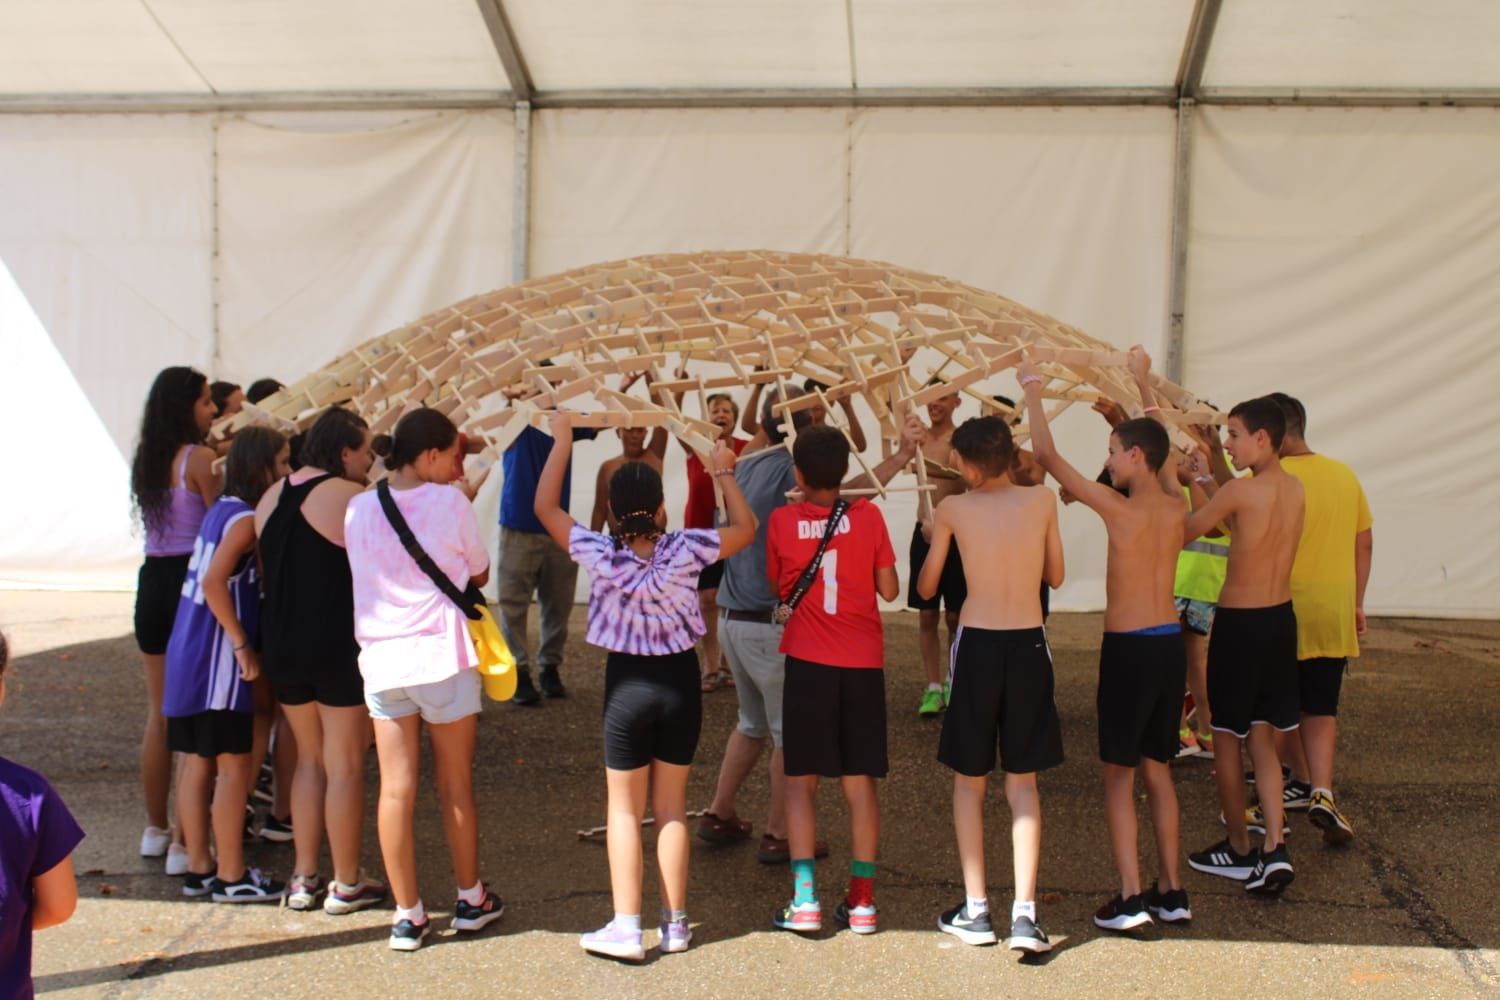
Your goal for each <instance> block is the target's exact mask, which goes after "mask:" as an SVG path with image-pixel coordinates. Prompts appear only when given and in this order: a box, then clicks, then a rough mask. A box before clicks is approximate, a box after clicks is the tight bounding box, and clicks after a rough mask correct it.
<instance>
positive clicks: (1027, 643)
mask: <svg viewBox="0 0 1500 1000" xmlns="http://www.w3.org/2000/svg"><path fill="white" fill-rule="evenodd" d="M948 679H949V682H950V683H951V684H952V686H953V687H952V692H951V696H950V698H949V701H948V713H947V715H945V716H944V717H943V733H942V736H941V737H939V739H938V760H939V761H941V762H942V763H944V764H946V765H948V766H949V767H951V768H952V769H953V770H955V771H957V772H958V773H959V774H966V775H968V776H970V777H975V778H977V777H980V776H982V775H986V774H989V773H990V772H991V771H993V770H994V769H995V751H996V748H997V747H998V749H999V752H1000V767H1001V769H1002V770H1004V771H1006V772H1008V773H1010V774H1030V773H1031V772H1033V771H1043V770H1046V769H1047V768H1049V767H1056V766H1057V765H1058V764H1061V763H1062V760H1063V747H1062V724H1061V722H1059V721H1058V718H1057V704H1056V702H1054V701H1053V699H1052V651H1051V650H1050V649H1048V648H1047V633H1046V630H1044V629H1041V628H1018V629H985V628H970V627H968V626H960V627H959V630H958V638H957V639H956V640H954V643H953V649H952V651H951V652H950V653H949V667H948Z"/></svg>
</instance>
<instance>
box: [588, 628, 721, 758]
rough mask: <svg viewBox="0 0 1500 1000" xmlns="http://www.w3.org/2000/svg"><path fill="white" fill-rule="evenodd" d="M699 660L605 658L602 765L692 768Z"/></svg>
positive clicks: (692, 656)
mask: <svg viewBox="0 0 1500 1000" xmlns="http://www.w3.org/2000/svg"><path fill="white" fill-rule="evenodd" d="M698 684H699V681H698V655H697V654H696V653H694V652H693V651H692V650H691V649H687V650H684V651H682V652H680V653H669V654H667V655H666V656H637V655H635V654H633V653H610V654H609V656H608V657H606V658H605V661H604V766H605V767H608V768H611V769H613V770H616V771H633V770H635V769H636V768H638V767H645V766H646V765H647V764H649V763H651V762H652V761H653V760H659V761H662V762H663V763H667V764H691V763H692V762H693V754H694V753H695V752H696V751H697V749H698V734H699V732H701V731H702V729H703V695H702V693H701V692H700V690H699V687H698Z"/></svg>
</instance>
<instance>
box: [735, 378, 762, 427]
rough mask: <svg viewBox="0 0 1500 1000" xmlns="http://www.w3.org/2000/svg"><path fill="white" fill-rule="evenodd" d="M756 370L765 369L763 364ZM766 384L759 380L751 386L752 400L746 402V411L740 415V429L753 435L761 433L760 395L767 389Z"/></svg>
mask: <svg viewBox="0 0 1500 1000" xmlns="http://www.w3.org/2000/svg"><path fill="white" fill-rule="evenodd" d="M755 370H756V371H763V370H764V368H763V366H760V365H757V366H756V368H755ZM765 388H766V384H765V383H764V382H757V383H755V384H754V385H753V386H751V387H750V402H748V403H746V404H745V412H744V413H743V414H741V415H740V430H742V431H744V432H745V433H746V434H749V435H750V436H751V437H754V436H755V435H757V434H759V433H760V396H761V393H762V392H764V391H765Z"/></svg>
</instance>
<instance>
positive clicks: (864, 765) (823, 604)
mask: <svg viewBox="0 0 1500 1000" xmlns="http://www.w3.org/2000/svg"><path fill="white" fill-rule="evenodd" d="M792 458H793V460H794V462H795V463H796V469H795V474H796V480H797V486H798V488H799V489H801V490H802V493H803V499H802V502H800V503H795V504H790V505H788V506H786V507H781V508H779V509H777V510H776V511H775V512H774V513H772V514H771V522H770V526H769V528H768V529H767V531H766V573H767V576H768V577H769V578H770V579H771V581H772V582H773V583H774V584H775V586H776V591H777V593H778V594H779V595H780V596H781V600H782V602H783V606H785V605H787V604H794V605H795V610H793V611H792V613H791V617H790V618H789V619H787V621H786V628H785V631H784V632H783V633H782V638H781V651H782V652H783V653H785V654H786V680H785V686H784V688H783V701H782V705H783V707H782V754H783V760H784V762H785V768H786V824H787V839H788V840H789V841H790V849H791V864H792V886H793V890H794V891H793V896H792V901H791V903H790V904H789V905H787V906H786V907H784V908H783V909H781V910H780V911H778V912H777V913H776V915H775V918H774V920H773V922H774V923H775V925H776V926H777V927H781V928H783V929H785V930H792V931H798V932H801V933H813V932H816V931H818V930H819V929H820V928H821V927H822V914H823V910H822V906H821V905H820V904H819V902H818V897H817V892H816V887H815V882H814V876H813V871H814V860H813V854H814V845H815V843H816V832H817V831H816V821H815V813H814V806H813V798H814V796H815V794H816V793H817V789H818V779H819V777H827V778H838V779H839V782H840V784H841V785H842V786H843V792H844V799H845V800H846V801H847V802H848V803H849V813H850V826H851V829H852V840H853V850H852V854H853V857H852V859H851V861H850V864H849V872H850V879H849V891H848V894H847V895H846V896H845V898H844V901H843V902H842V903H841V904H840V905H839V906H838V908H837V909H836V910H835V912H834V919H835V920H836V921H837V922H838V923H839V924H841V925H842V926H845V927H848V928H849V929H850V930H852V931H854V932H855V933H857V934H873V933H875V931H876V929H877V927H876V910H875V898H874V878H875V851H876V846H877V843H878V841H879V838H880V804H879V801H878V799H877V797H876V790H875V779H876V778H883V777H885V774H886V770H887V767H888V764H887V760H886V739H885V670H884V664H885V648H884V632H883V630H882V626H881V621H880V606H879V604H878V603H877V601H876V595H877V594H878V595H879V596H880V597H882V598H884V599H885V600H888V601H890V600H894V599H895V598H896V596H897V595H898V594H899V593H900V583H899V582H898V580H897V579H896V554H895V551H894V550H893V549H892V548H891V539H890V535H889V534H888V533H887V531H886V527H885V518H884V517H883V516H882V515H881V513H880V510H879V509H878V508H877V507H875V505H874V504H872V503H870V502H869V501H868V500H865V499H857V500H853V501H852V502H850V501H844V500H841V499H840V497H839V484H840V483H841V482H843V479H844V475H845V474H846V473H847V472H848V471H849V443H848V441H847V440H846V439H845V438H844V435H843V434H842V433H841V432H840V431H838V430H837V429H836V428H833V427H827V426H823V427H809V428H808V429H807V430H805V431H803V432H801V433H800V434H798V435H797V440H796V443H795V444H794V445H793V447H792ZM830 529H832V530H831V532H830ZM825 540H826V544H825ZM820 551H821V561H820V562H818V565H817V569H816V573H815V574H814V575H813V576H812V579H811V581H810V582H809V581H808V580H807V578H806V570H807V569H808V568H809V567H810V566H812V565H813V563H814V561H815V560H817V559H819V552H820ZM804 584H808V585H807V586H806V589H803V586H804ZM798 593H800V594H801V598H800V600H797V599H796V595H797V594H798Z"/></svg>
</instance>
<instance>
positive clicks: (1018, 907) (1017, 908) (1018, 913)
mask: <svg viewBox="0 0 1500 1000" xmlns="http://www.w3.org/2000/svg"><path fill="white" fill-rule="evenodd" d="M1022 917H1029V918H1030V919H1031V921H1032V922H1033V923H1035V922H1036V900H1034V899H1028V900H1027V901H1026V902H1024V903H1023V902H1021V901H1020V900H1019V899H1018V900H1016V901H1015V902H1014V903H1011V904H1010V919H1012V920H1020V919H1021V918H1022Z"/></svg>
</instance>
